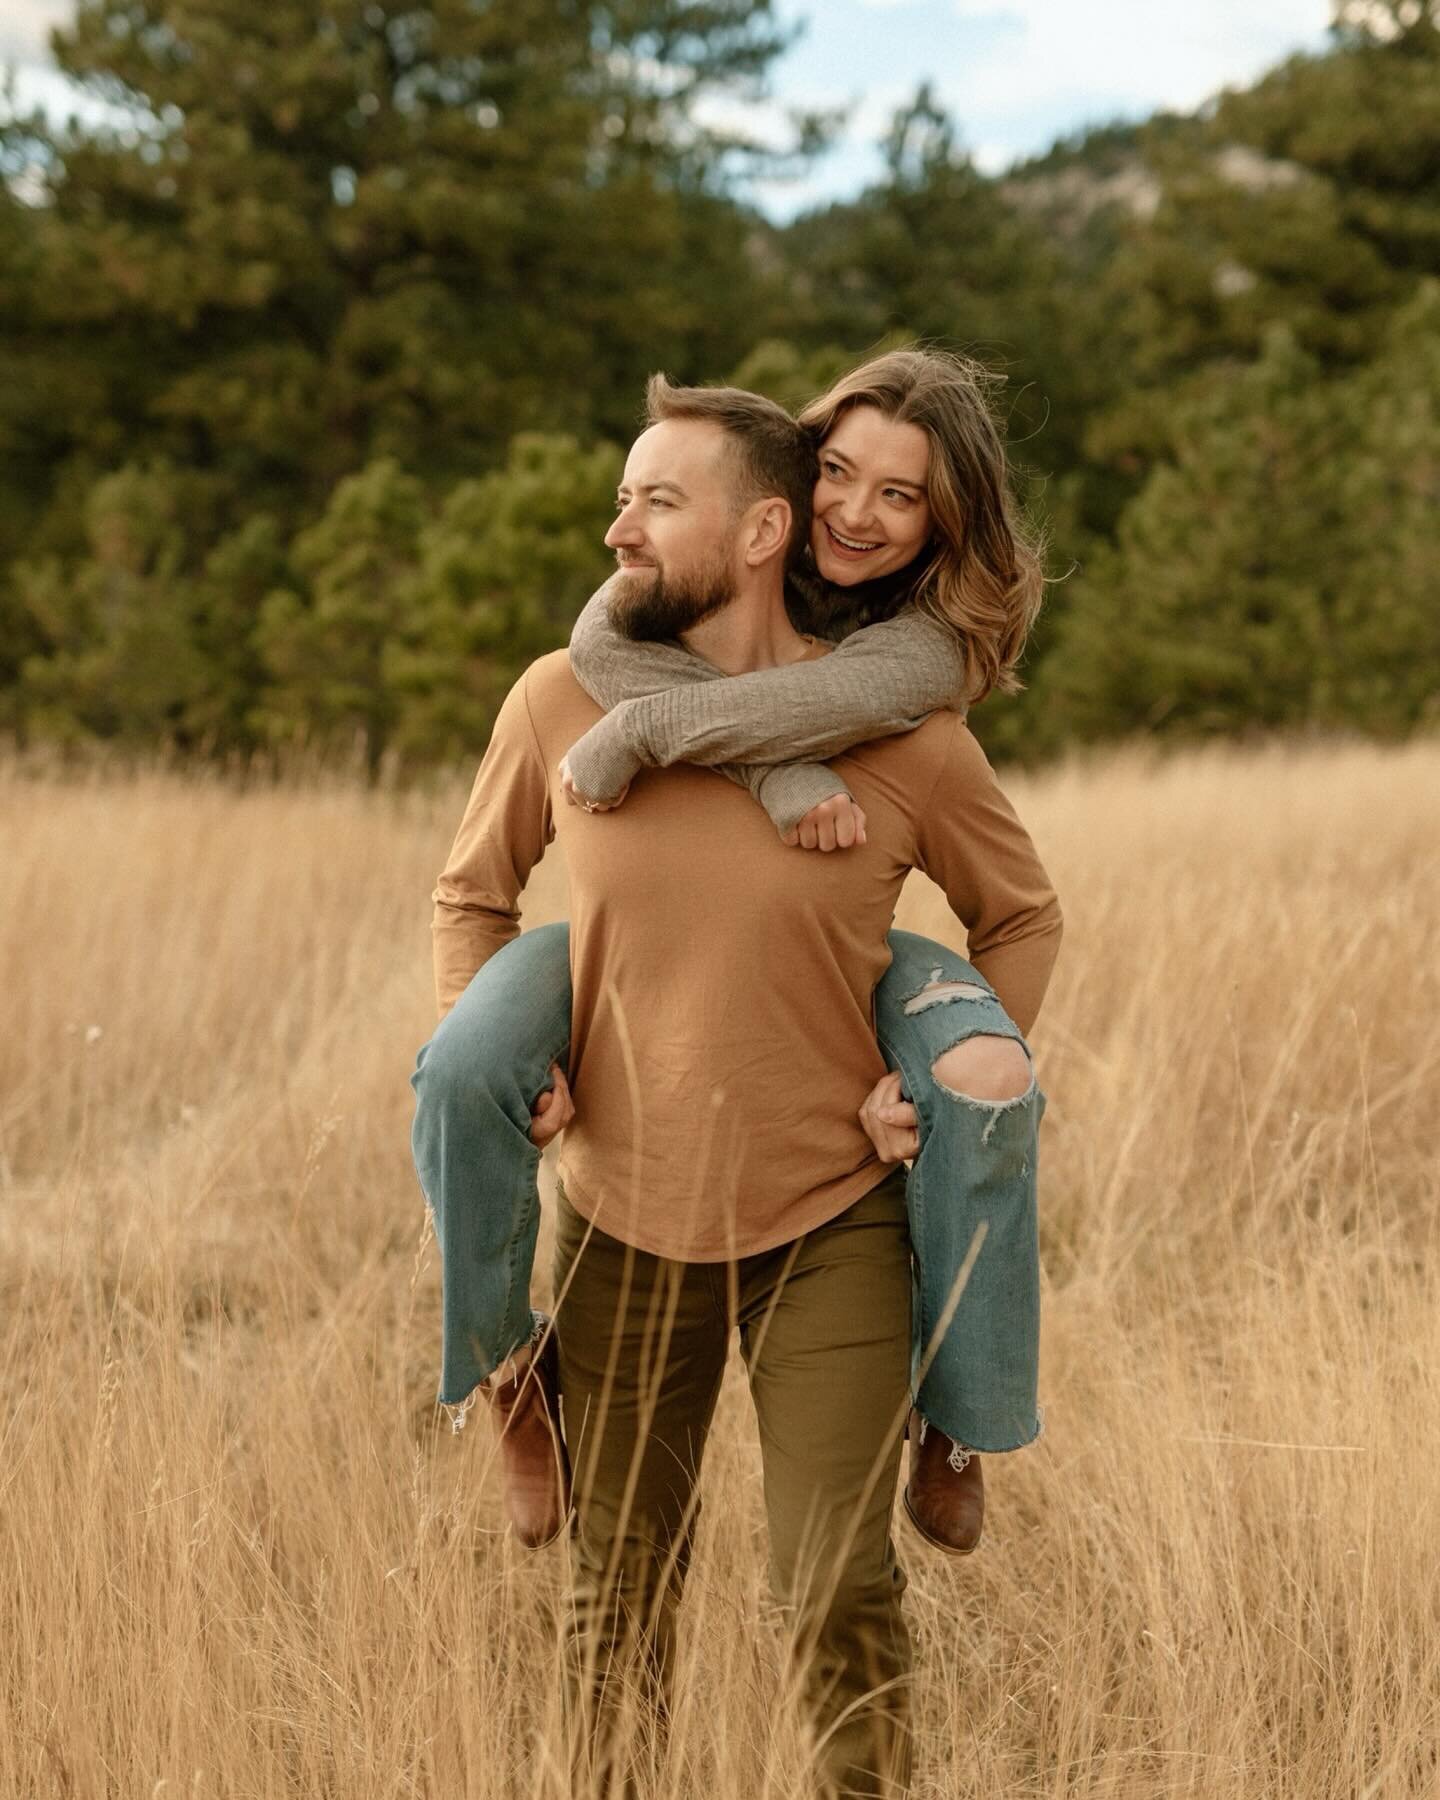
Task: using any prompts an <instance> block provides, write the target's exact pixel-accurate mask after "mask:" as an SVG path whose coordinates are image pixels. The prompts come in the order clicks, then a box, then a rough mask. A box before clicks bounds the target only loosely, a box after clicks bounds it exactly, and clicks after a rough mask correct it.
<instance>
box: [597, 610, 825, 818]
mask: <svg viewBox="0 0 1440 1800" xmlns="http://www.w3.org/2000/svg"><path fill="white" fill-rule="evenodd" d="M611 579H612V581H613V579H614V577H612V578H611ZM609 592H610V582H607V583H606V584H605V586H604V587H602V588H601V589H600V590H599V592H598V593H596V594H593V595H592V596H591V598H590V600H589V602H588V603H587V605H586V607H585V609H584V611H583V612H582V613H581V614H580V617H579V618H578V619H577V620H576V622H575V627H574V630H573V631H572V632H571V635H570V667H571V668H572V670H573V671H574V673H575V679H576V680H577V681H578V682H579V683H580V685H581V687H583V688H584V689H585V691H586V693H588V694H589V696H590V698H591V699H592V700H593V701H595V703H596V705H597V706H604V707H607V708H609V709H611V710H609V711H607V712H606V715H605V717H604V718H603V719H600V720H598V721H597V722H596V723H595V725H593V726H592V727H591V729H590V730H589V731H587V732H586V733H585V735H584V737H582V738H581V739H580V740H579V742H578V743H576V744H573V745H572V746H571V748H570V750H569V752H568V758H569V763H570V773H571V775H572V776H573V777H574V780H575V785H576V787H577V788H578V789H579V791H580V792H581V793H582V794H583V795H584V796H585V798H586V799H588V800H612V801H613V800H614V799H615V798H616V797H617V796H618V795H619V794H621V793H623V791H624V789H625V787H626V786H627V784H628V783H630V782H631V781H633V780H634V779H635V777H636V775H638V774H639V772H640V770H641V769H642V768H644V767H646V766H647V765H646V764H645V762H643V761H642V760H641V759H640V758H639V757H637V756H636V755H635V753H634V751H633V750H632V749H631V747H630V745H629V743H628V741H627V738H626V736H625V733H624V730H623V728H622V718H623V711H624V708H626V707H627V706H628V705H629V704H630V703H631V702H632V701H638V700H643V699H646V698H647V697H650V696H653V695H663V694H664V693H665V692H667V691H673V690H676V689H681V688H684V689H688V690H691V691H693V692H697V693H698V692H699V691H700V690H701V688H702V686H703V685H704V684H710V687H711V688H712V689H713V688H717V687H718V688H720V689H723V688H724V687H725V686H726V685H728V684H729V683H730V682H731V681H732V680H733V679H734V678H733V677H731V676H727V675H724V674H722V673H721V671H720V670H719V669H717V668H716V667H715V666H714V664H713V663H707V662H706V661H705V659H704V657H702V656H695V655H694V654H692V652H690V651H689V650H687V649H685V648H684V646H683V645H681V644H673V643H668V642H663V641H661V642H655V643H636V642H635V640H634V639H632V638H627V637H626V636H625V634H624V633H623V632H622V631H617V630H616V628H615V626H614V625H613V624H612V623H611V621H610V611H609V606H608V603H607V602H608V595H609ZM669 760H670V761H672V762H686V761H690V760H695V761H700V760H702V759H700V758H695V759H691V758H688V757H684V756H675V757H671V758H670V759H669ZM703 760H704V761H705V762H706V763H709V764H710V765H711V766H713V767H714V768H715V771H716V773H717V774H720V775H725V776H728V777H729V779H730V780H731V781H733V782H736V783H737V784H738V785H739V786H740V787H743V788H747V789H748V790H749V792H750V793H751V794H752V795H753V796H754V798H755V799H756V800H758V801H759V803H760V804H761V805H762V806H763V807H764V808H765V810H766V812H767V813H768V814H769V815H770V818H771V820H772V822H773V823H774V825H775V828H776V830H777V831H778V832H779V833H780V835H781V837H784V836H785V835H786V834H787V833H788V832H790V831H791V830H793V829H794V827H795V826H796V825H798V824H799V823H800V821H801V819H803V818H804V817H805V815H806V813H807V812H809V811H810V809H811V807H813V806H818V805H819V804H820V802H821V801H822V800H828V799H830V798H831V797H832V796H833V795H835V794H845V793H848V792H849V789H848V788H847V787H846V785H845V783H844V782H843V781H842V780H841V778H840V776H839V775H837V774H836V773H835V771H834V770H833V769H829V768H826V766H825V765H824V764H823V763H816V762H791V763H785V764H781V765H778V766H777V765H775V764H773V763H770V762H749V761H739V760H721V759H715V758H710V757H706V758H704V759H703ZM651 766H655V765H651Z"/></svg>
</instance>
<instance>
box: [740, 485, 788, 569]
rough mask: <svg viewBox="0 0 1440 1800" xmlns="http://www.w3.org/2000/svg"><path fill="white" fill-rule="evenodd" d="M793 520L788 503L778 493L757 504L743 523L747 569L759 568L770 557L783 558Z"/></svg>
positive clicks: (758, 501)
mask: <svg viewBox="0 0 1440 1800" xmlns="http://www.w3.org/2000/svg"><path fill="white" fill-rule="evenodd" d="M793 518H794V515H793V513H792V512H791V510H790V502H789V501H788V500H782V499H781V498H780V496H779V495H778V494H772V495H771V496H770V497H769V498H768V499H765V500H757V501H756V503H755V505H754V506H753V507H752V508H751V511H750V517H749V519H748V520H747V522H746V523H747V529H746V533H745V540H744V541H745V561H746V564H747V565H748V566H749V567H750V568H752V569H758V568H760V567H762V566H763V565H764V564H765V563H767V562H769V561H770V560H771V558H772V557H775V556H784V554H785V549H786V546H787V545H788V544H789V542H790V526H791V523H792V521H793Z"/></svg>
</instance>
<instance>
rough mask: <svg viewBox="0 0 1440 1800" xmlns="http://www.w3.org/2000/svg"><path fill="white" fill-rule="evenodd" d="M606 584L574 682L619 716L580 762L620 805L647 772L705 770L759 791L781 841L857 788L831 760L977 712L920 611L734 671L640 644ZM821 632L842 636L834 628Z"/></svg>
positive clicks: (595, 787)
mask: <svg viewBox="0 0 1440 1800" xmlns="http://www.w3.org/2000/svg"><path fill="white" fill-rule="evenodd" d="M608 587H609V584H608V583H607V584H606V586H605V587H602V588H601V589H600V591H599V592H598V593H597V594H595V595H594V596H593V597H592V598H591V600H590V601H589V603H588V604H587V605H586V607H585V610H584V612H582V613H581V615H580V617H579V619H578V620H577V621H576V623H575V629H574V631H573V632H572V634H571V638H570V665H571V667H572V668H573V669H574V671H575V676H576V679H577V680H578V681H579V683H580V685H581V686H582V687H583V688H584V689H585V691H586V692H587V693H588V694H589V695H590V697H591V698H592V699H593V700H594V701H595V702H596V704H597V705H599V706H603V707H605V708H606V709H607V711H606V714H605V717H604V718H603V719H601V720H599V722H598V723H597V724H595V725H594V726H592V727H591V729H590V730H589V731H587V732H586V733H585V735H584V737H582V738H581V739H580V740H579V742H578V743H576V744H575V745H574V746H573V747H572V749H571V750H570V752H569V762H570V770H571V773H572V775H573V777H574V780H575V785H576V787H577V788H578V789H579V791H580V793H581V794H583V795H584V796H585V797H586V798H587V799H589V800H613V799H614V798H615V796H616V795H617V794H618V793H620V791H621V790H622V789H623V788H624V787H625V785H626V783H627V782H629V781H631V780H632V779H633V778H634V777H635V775H636V774H637V773H638V772H639V771H640V770H641V769H642V768H666V767H668V766H669V765H670V764H671V763H676V762H688V763H700V764H705V765H709V766H712V767H714V768H716V769H718V770H719V771H720V773H721V774H722V775H728V776H729V777H730V779H731V780H732V781H735V782H738V783H739V784H740V785H741V786H742V787H746V788H748V789H749V790H750V792H751V793H752V794H753V795H754V796H755V798H756V799H757V800H758V801H759V802H760V804H761V805H762V806H763V807H764V808H765V810H766V812H767V813H769V815H770V817H771V819H772V820H773V821H774V824H775V828H776V830H777V831H778V832H779V833H780V835H781V836H782V837H783V836H784V835H785V834H786V833H787V832H789V831H791V830H792V829H793V828H794V827H795V826H796V825H797V824H798V823H799V822H800V820H801V819H802V818H804V816H805V814H806V813H807V812H809V811H810V809H811V807H812V806H816V805H818V804H819V802H820V801H822V800H828V799H829V798H830V797H831V796H832V795H834V794H843V793H846V792H848V791H849V790H848V789H847V788H846V786H845V783H844V782H843V781H842V780H841V779H840V777H839V776H838V775H837V774H836V773H835V772H834V770H832V769H829V768H827V767H825V766H824V764H823V762H822V761H821V759H822V758H824V757H827V756H838V755H839V753H840V752H841V751H842V750H848V749H849V748H850V747H851V746H852V745H853V744H861V743H865V742H866V741H867V740H868V739H870V738H877V737H891V736H893V735H894V734H895V733H896V732H901V731H913V730H914V728H915V727H916V726H917V725H918V724H920V722H921V720H922V719H924V718H925V717H926V716H927V715H928V714H930V713H932V712H936V711H938V710H939V709H941V708H943V707H953V708H955V709H956V710H957V711H960V712H963V711H964V710H965V703H964V700H963V698H962V696H963V693H964V687H965V664H964V657H963V654H962V651H961V647H960V643H959V640H958V639H957V637H956V635H955V633H954V632H952V631H950V630H948V629H947V628H946V627H945V626H943V625H941V624H939V623H937V622H936V621H935V620H934V619H932V618H931V617H930V616H929V615H928V614H926V613H922V612H920V611H919V610H918V608H916V607H914V606H910V605H906V606H902V607H901V608H900V610H899V611H898V612H896V613H895V614H894V615H893V616H892V617H890V618H883V619H881V620H880V621H879V622H878V623H876V624H872V625H864V626H861V627H860V628H859V629H858V630H854V631H852V632H851V633H850V635H849V636H846V637H843V638H842V640H841V642H840V643H839V644H838V645H837V646H836V648H835V650H833V651H832V652H831V654H830V655H829V656H824V657H820V658H818V659H817V660H815V661H813V662H804V663H792V664H789V665H787V666H786V667H784V668H778V669H758V670H756V671H755V672H754V673H753V674H749V675H724V674H722V673H721V671H720V670H719V669H716V668H714V667H713V666H712V665H711V664H710V663H707V662H705V661H704V659H703V658H701V657H698V656H694V655H692V654H691V653H690V651H688V650H686V649H684V648H683V647H682V646H681V645H680V644H678V643H670V642H663V643H635V642H633V641H632V640H631V639H629V638H627V637H625V636H624V635H623V633H621V632H619V631H617V630H616V628H615V627H614V626H613V625H612V624H611V623H610V614H609V610H608V607H607V604H606V595H607V590H608ZM840 628H841V629H843V624H842V625H841V627H840ZM822 629H825V634H826V635H831V632H832V630H833V629H834V625H833V624H832V625H831V626H829V627H822Z"/></svg>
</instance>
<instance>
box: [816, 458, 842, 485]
mask: <svg viewBox="0 0 1440 1800" xmlns="http://www.w3.org/2000/svg"><path fill="white" fill-rule="evenodd" d="M820 472H821V474H822V475H824V476H825V477H826V479H827V480H830V481H838V480H839V479H840V477H841V476H842V475H843V474H844V472H845V471H844V470H843V469H842V468H841V467H840V465H839V463H833V462H822V463H821V465H820Z"/></svg>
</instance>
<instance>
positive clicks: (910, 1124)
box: [860, 1070, 920, 1163]
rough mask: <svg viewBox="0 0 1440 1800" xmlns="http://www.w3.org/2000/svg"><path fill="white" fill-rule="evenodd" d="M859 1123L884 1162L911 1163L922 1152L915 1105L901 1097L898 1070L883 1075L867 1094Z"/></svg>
mask: <svg viewBox="0 0 1440 1800" xmlns="http://www.w3.org/2000/svg"><path fill="white" fill-rule="evenodd" d="M860 1123H861V1124H862V1125H863V1126H864V1127H865V1135H866V1136H867V1137H868V1138H869V1140H870V1142H871V1143H872V1144H873V1145H874V1146H875V1154H876V1155H877V1156H878V1157H879V1158H880V1160H881V1162H883V1163H894V1162H908V1161H909V1159H910V1158H911V1157H912V1156H918V1155H919V1154H920V1132H919V1128H918V1123H917V1120H916V1117H915V1108H914V1107H913V1106H912V1105H911V1104H910V1102H909V1101H908V1100H902V1099H901V1098H900V1076H899V1073H898V1072H897V1071H895V1070H892V1071H891V1072H890V1074H888V1075H882V1076H881V1077H880V1079H879V1081H877V1082H876V1083H875V1085H874V1087H873V1088H871V1090H870V1092H869V1093H868V1094H867V1095H866V1096H865V1104H864V1105H863V1106H862V1107H861V1108H860Z"/></svg>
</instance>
